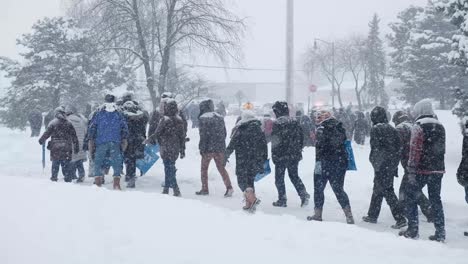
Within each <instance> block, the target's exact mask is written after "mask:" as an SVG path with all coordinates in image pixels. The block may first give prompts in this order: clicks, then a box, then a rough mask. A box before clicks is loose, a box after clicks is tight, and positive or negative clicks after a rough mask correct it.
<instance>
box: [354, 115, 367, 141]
mask: <svg viewBox="0 0 468 264" xmlns="http://www.w3.org/2000/svg"><path fill="white" fill-rule="evenodd" d="M368 134H369V124H368V123H367V120H366V117H365V116H364V113H362V112H358V114H357V120H356V121H355V122H354V140H355V141H356V142H364V141H365V139H366V136H367V135H368Z"/></svg>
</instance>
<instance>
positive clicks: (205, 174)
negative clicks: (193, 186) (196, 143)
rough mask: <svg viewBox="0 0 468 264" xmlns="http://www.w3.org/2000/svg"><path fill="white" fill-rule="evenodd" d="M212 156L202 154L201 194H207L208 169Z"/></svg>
mask: <svg viewBox="0 0 468 264" xmlns="http://www.w3.org/2000/svg"><path fill="white" fill-rule="evenodd" d="M212 158H213V156H212V155H211V154H210V153H205V154H202V159H201V182H202V188H201V191H202V192H209V188H208V169H209V167H210V162H211V159H212Z"/></svg>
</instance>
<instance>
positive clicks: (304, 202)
mask: <svg viewBox="0 0 468 264" xmlns="http://www.w3.org/2000/svg"><path fill="white" fill-rule="evenodd" d="M309 199H310V195H309V194H308V193H306V194H304V195H302V197H301V207H306V206H307V205H309Z"/></svg>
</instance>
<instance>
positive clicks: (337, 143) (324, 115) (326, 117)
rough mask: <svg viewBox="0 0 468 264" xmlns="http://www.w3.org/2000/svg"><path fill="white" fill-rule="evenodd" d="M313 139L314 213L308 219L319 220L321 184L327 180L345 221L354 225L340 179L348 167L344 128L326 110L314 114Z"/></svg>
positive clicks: (320, 219) (321, 203) (322, 187)
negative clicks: (314, 131) (314, 141)
mask: <svg viewBox="0 0 468 264" xmlns="http://www.w3.org/2000/svg"><path fill="white" fill-rule="evenodd" d="M316 124H317V125H318V128H317V138H316V145H315V171H314V203H315V207H314V215H313V216H310V217H308V218H307V219H308V220H309V221H322V211H323V205H324V203H325V195H324V191H325V187H326V186H327V183H328V182H330V185H331V187H332V190H333V192H334V193H335V196H336V198H337V200H338V202H339V204H340V205H341V208H342V209H343V212H344V213H345V216H346V222H347V223H348V224H354V217H353V214H352V211H351V205H350V203H349V198H348V194H347V193H346V192H345V191H344V180H345V175H346V170H347V168H348V154H347V152H346V148H345V141H346V130H345V129H344V127H343V123H341V122H340V121H338V120H337V119H336V118H335V117H333V116H332V113H331V112H330V111H327V110H322V111H320V112H318V114H317V120H316Z"/></svg>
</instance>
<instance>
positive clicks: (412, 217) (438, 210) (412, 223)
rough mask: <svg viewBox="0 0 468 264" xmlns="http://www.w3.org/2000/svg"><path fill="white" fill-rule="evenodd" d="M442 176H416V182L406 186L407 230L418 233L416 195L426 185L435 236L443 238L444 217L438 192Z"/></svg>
mask: <svg viewBox="0 0 468 264" xmlns="http://www.w3.org/2000/svg"><path fill="white" fill-rule="evenodd" d="M442 178H443V174H429V175H416V182H415V183H410V184H408V189H407V191H406V194H407V198H408V204H407V207H406V210H407V213H406V214H407V216H408V225H409V228H410V229H412V230H414V231H418V227H419V219H418V202H417V194H418V193H419V192H420V191H421V190H422V189H423V188H424V186H426V185H427V189H428V191H429V202H430V204H431V208H432V213H433V216H434V226H435V229H436V234H438V235H441V236H444V237H445V216H444V208H443V206H442V200H441V198H440V190H441V188H442Z"/></svg>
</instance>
